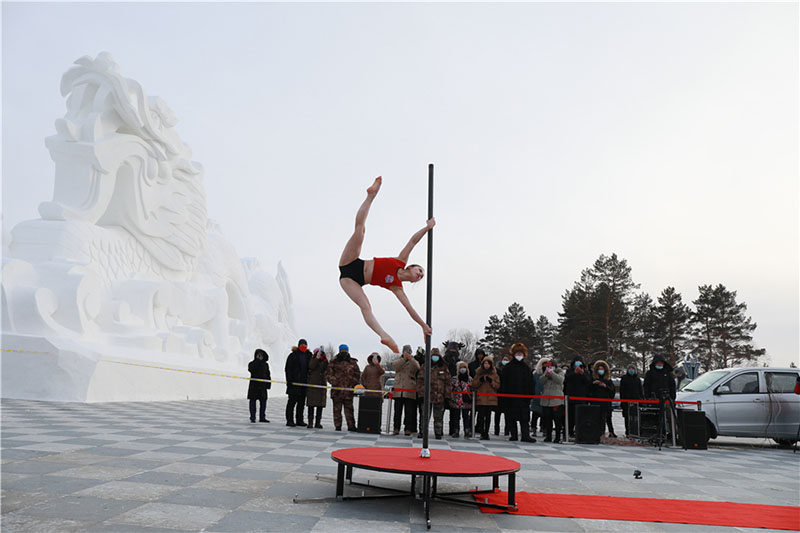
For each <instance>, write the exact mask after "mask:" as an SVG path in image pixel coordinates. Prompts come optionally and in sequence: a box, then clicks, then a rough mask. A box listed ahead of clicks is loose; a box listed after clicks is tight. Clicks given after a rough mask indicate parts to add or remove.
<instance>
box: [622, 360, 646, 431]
mask: <svg viewBox="0 0 800 533" xmlns="http://www.w3.org/2000/svg"><path fill="white" fill-rule="evenodd" d="M619 398H620V399H621V400H641V399H643V398H644V390H642V380H641V379H639V375H638V374H637V373H636V365H634V364H632V363H631V364H630V365H628V368H627V370H626V371H625V375H624V376H622V379H620V380H619ZM630 406H631V404H630V403H628V402H622V418H624V419H625V436H626V437H630V436H631V432H630V421H629V420H628V410H629V409H630Z"/></svg>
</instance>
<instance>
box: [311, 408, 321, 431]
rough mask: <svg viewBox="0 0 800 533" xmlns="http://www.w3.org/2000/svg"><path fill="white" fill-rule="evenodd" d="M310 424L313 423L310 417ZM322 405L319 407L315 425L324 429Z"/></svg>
mask: <svg viewBox="0 0 800 533" xmlns="http://www.w3.org/2000/svg"><path fill="white" fill-rule="evenodd" d="M308 422H309V424H310V423H311V419H310V418H309V419H308ZM321 422H322V407H317V418H316V423H315V424H314V427H315V428H317V429H322V424H321Z"/></svg>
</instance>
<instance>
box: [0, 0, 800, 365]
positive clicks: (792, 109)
mask: <svg viewBox="0 0 800 533" xmlns="http://www.w3.org/2000/svg"><path fill="white" fill-rule="evenodd" d="M2 31H3V34H2V53H3V57H2V62H3V63H2V80H3V81H2V91H3V101H2V112H3V142H2V148H3V162H2V170H3V190H2V193H3V197H2V199H3V201H2V209H3V223H4V235H5V234H7V232H8V231H9V230H10V229H11V228H12V227H13V226H14V225H15V224H17V223H19V222H20V221H22V220H26V219H31V218H38V217H39V215H38V211H37V206H38V204H39V203H40V202H42V201H45V200H49V199H51V197H52V191H53V168H54V167H53V164H52V161H51V160H50V157H49V153H48V152H47V150H46V148H45V146H44V138H45V137H46V136H48V135H52V134H53V133H55V129H54V126H53V123H54V121H55V119H56V118H58V117H61V116H63V115H64V112H65V105H64V100H63V99H62V97H61V96H60V94H59V82H60V78H61V75H62V74H63V72H64V71H66V70H67V69H68V68H69V67H70V65H71V64H72V63H73V61H75V60H76V59H77V58H79V57H81V56H83V55H91V56H92V57H94V56H95V55H96V54H97V53H99V52H101V51H108V52H111V53H112V54H113V55H114V57H115V58H116V60H117V62H118V63H119V65H120V67H121V71H122V74H123V75H125V76H126V77H129V78H133V79H135V80H137V81H139V82H140V83H141V84H142V86H143V87H144V88H145V90H146V91H147V92H148V93H149V94H150V95H158V96H160V97H162V98H163V99H164V100H165V101H166V102H167V103H168V104H169V106H170V107H171V108H172V109H173V111H174V112H175V114H176V115H177V116H178V118H179V119H180V123H179V124H178V131H179V133H180V135H181V137H182V138H183V140H184V141H185V142H186V143H187V144H189V145H190V146H191V147H192V149H193V151H194V159H195V160H197V161H199V162H200V163H202V164H203V166H204V167H205V186H206V193H207V198H208V213H209V216H210V217H211V218H213V219H215V220H217V221H218V222H219V223H220V224H221V226H222V228H223V230H224V231H225V233H226V235H227V236H228V238H229V239H230V240H231V241H232V242H233V244H234V245H235V247H236V249H237V250H238V253H239V255H240V256H243V257H250V256H252V257H258V258H260V259H261V261H262V263H263V264H264V265H265V266H266V267H267V268H268V269H269V270H271V271H273V272H274V271H275V265H276V264H277V262H278V261H279V260H280V261H283V264H284V267H285V268H286V270H287V272H288V274H289V277H290V280H291V286H292V290H293V293H294V299H295V314H296V317H297V325H298V334H299V335H300V336H303V337H305V338H307V339H308V340H309V343H310V344H312V345H316V344H328V343H334V344H339V343H341V342H345V343H348V344H350V346H351V348H352V351H353V352H354V353H355V354H356V355H357V356H363V354H367V353H369V352H371V351H373V350H379V349H381V348H382V347H381V346H380V345H379V344H378V343H377V338H376V336H375V335H374V334H372V332H371V331H370V330H368V329H367V327H366V326H365V325H364V323H363V321H362V319H361V316H360V313H359V312H358V309H357V308H356V306H355V305H354V304H352V303H351V302H350V301H349V300H348V299H347V297H346V296H345V294H344V293H343V292H342V290H341V289H340V287H339V284H338V281H337V279H338V270H337V268H336V267H337V261H338V258H339V254H340V253H341V249H342V247H343V246H344V243H345V241H346V240H347V238H348V237H349V235H350V232H351V231H352V224H353V216H354V213H355V210H356V208H357V207H358V205H359V204H360V202H361V201H362V200H363V196H364V189H365V188H366V187H367V186H368V185H369V184H370V183H371V181H372V179H373V178H374V177H375V176H377V175H383V177H384V187H383V189H382V190H381V192H380V196H379V197H378V199H377V200H376V202H375V204H374V206H373V209H372V212H371V214H370V218H369V223H368V226H367V235H366V241H365V243H364V248H363V254H362V257H365V258H371V257H373V256H376V255H377V256H387V255H395V254H396V253H398V252H399V251H400V249H401V248H402V247H403V245H404V244H405V242H406V240H407V239H408V237H409V236H410V235H411V233H413V232H414V231H415V230H416V229H418V228H419V227H421V226H422V225H423V224H424V222H425V218H426V214H427V198H426V195H427V164H428V163H429V162H433V163H435V165H436V187H435V216H436V218H437V222H438V224H437V226H436V230H435V245H436V247H435V253H434V258H435V263H434V272H433V280H434V296H433V306H434V311H433V329H434V343H435V344H438V343H439V342H441V341H442V340H444V336H445V335H446V334H447V332H448V331H449V330H452V329H462V328H463V329H468V330H471V331H473V332H475V333H476V334H479V335H480V334H482V332H483V327H484V326H485V325H486V323H487V318H488V317H489V315H492V314H498V315H502V313H503V312H504V311H505V310H506V308H507V307H508V305H509V304H511V303H512V302H515V301H516V302H519V303H521V304H522V305H523V306H524V307H525V309H526V311H527V312H528V314H530V315H532V316H533V317H534V318H536V317H538V316H539V315H542V314H543V315H546V316H547V317H548V318H549V319H550V320H551V321H552V322H556V321H557V318H558V315H557V313H558V311H559V310H560V309H561V297H562V295H563V293H564V291H565V290H566V289H568V288H570V287H571V286H572V284H573V283H574V281H575V280H577V279H578V278H579V276H580V272H581V270H582V269H584V268H586V267H588V266H590V265H591V264H592V263H593V262H594V260H595V259H597V257H598V256H599V255H600V254H611V253H617V254H618V255H619V256H620V257H622V258H625V259H627V260H628V262H629V264H630V266H631V267H632V268H633V277H634V280H635V281H636V282H638V283H641V290H642V291H646V292H648V293H649V294H650V295H651V296H652V297H653V298H654V299H655V298H657V296H658V295H659V293H660V292H661V291H662V290H663V289H664V288H665V287H667V286H669V285H672V286H674V287H675V288H676V289H677V290H678V291H679V292H680V293H681V294H682V296H683V300H684V302H686V303H690V302H691V300H694V299H695V298H697V286H698V285H701V284H718V283H722V284H724V285H725V286H726V287H727V288H729V289H731V290H735V291H737V293H738V299H739V301H744V302H746V303H747V306H748V311H747V312H748V314H749V315H750V316H751V317H752V318H753V320H754V321H755V322H757V323H758V329H757V331H756V333H755V341H756V344H757V346H759V347H763V348H766V349H767V352H768V354H769V355H770V357H771V361H772V363H773V364H774V365H786V364H788V363H789V361H791V360H795V361H796V360H797V358H798V322H799V320H800V317H799V316H798V294H799V288H798V271H799V268H800V265H798V241H799V239H798V181H799V180H798V174H799V172H798V161H799V160H800V154H798V144H799V143H798V140H799V139H798V116H799V115H798V91H799V89H800V87H799V86H798V4H797V3H796V2H795V3H782V4H739V3H737V4H724V3H714V4H686V3H680V4H636V3H617V4H502V5H497V4H237V5H221V4H193V3H187V4H170V5H168V4H136V3H131V4H102V3H89V4H30V3H28V4H12V3H7V2H4V3H3V4H2ZM425 250H426V246H425V242H424V241H423V243H421V245H420V246H419V247H418V249H417V250H416V251H415V252H414V254H413V255H412V257H411V259H412V261H413V262H418V263H421V264H425V261H426V256H425ZM366 290H367V293H368V295H369V297H370V298H371V300H372V303H373V306H374V308H375V313H376V315H377V316H378V318H379V320H380V321H381V322H382V323H383V325H384V327H385V328H386V329H387V330H388V331H389V333H391V334H392V335H393V336H394V338H395V339H396V340H397V341H398V343H400V344H405V343H410V344H413V345H419V344H422V340H423V339H422V333H421V329H420V328H419V327H418V326H417V325H416V324H414V323H413V322H412V321H411V319H410V318H409V317H408V315H407V314H406V313H405V311H404V310H403V309H402V307H401V306H400V304H399V303H398V302H397V301H396V300H395V299H394V297H393V296H392V295H391V293H389V291H386V290H383V289H380V288H377V287H370V288H367V289H366ZM406 291H407V293H408V294H409V295H410V297H411V299H412V302H413V303H414V304H415V306H416V307H417V309H418V310H419V311H420V313H421V314H422V315H423V316H424V310H425V285H424V283H420V284H418V286H414V287H409V288H407V289H406ZM361 358H362V360H363V357H361Z"/></svg>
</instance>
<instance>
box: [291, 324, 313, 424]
mask: <svg viewBox="0 0 800 533" xmlns="http://www.w3.org/2000/svg"><path fill="white" fill-rule="evenodd" d="M310 360H311V354H310V353H309V352H308V342H306V340H305V339H300V340H299V341H297V349H296V350H292V353H290V354H289V357H287V358H286V365H285V366H284V372H285V374H286V395H287V396H289V399H288V400H287V402H286V425H287V426H289V427H295V426H305V425H306V423H305V421H303V409H304V407H305V401H306V387H304V386H303V385H295V383H300V384H304V383H308V363H309V361H310Z"/></svg>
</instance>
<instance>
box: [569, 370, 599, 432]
mask: <svg viewBox="0 0 800 533" xmlns="http://www.w3.org/2000/svg"><path fill="white" fill-rule="evenodd" d="M589 373H590V370H589V369H587V368H586V363H584V361H583V357H581V356H580V355H576V356H575V357H573V358H572V362H571V363H570V365H569V370H567V375H566V376H564V396H583V397H585V396H586V395H587V393H588V389H589V384H590V383H591V382H592V380H591V378H590V376H589ZM584 403H586V401H585V400H573V399H572V398H570V400H569V411H568V413H567V414H568V415H569V427H568V428H567V429H568V431H569V436H570V437H574V436H575V408H576V407H577V406H578V405H580V404H584Z"/></svg>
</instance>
